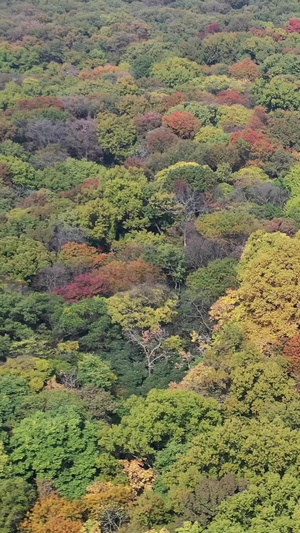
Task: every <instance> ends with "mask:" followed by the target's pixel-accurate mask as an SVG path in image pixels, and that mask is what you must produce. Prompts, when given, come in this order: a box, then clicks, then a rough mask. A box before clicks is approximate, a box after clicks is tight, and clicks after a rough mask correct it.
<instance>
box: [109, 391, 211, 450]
mask: <svg viewBox="0 0 300 533" xmlns="http://www.w3.org/2000/svg"><path fill="white" fill-rule="evenodd" d="M125 413H126V414H125V415H124V416H123V418H122V420H121V424H120V425H119V426H115V427H114V428H112V430H111V434H110V435H111V442H112V444H113V446H114V447H116V448H117V449H121V450H123V451H125V452H129V453H133V454H138V455H140V456H143V455H150V456H152V455H155V454H156V453H157V452H158V451H159V450H162V449H164V448H165V447H166V446H167V445H168V444H169V443H170V442H171V441H175V442H178V443H182V444H183V443H185V442H188V441H189V440H190V439H191V437H192V436H193V435H197V434H199V433H203V434H207V432H209V431H210V430H211V429H212V427H213V426H214V425H216V424H218V423H220V420H221V418H220V412H219V407H218V404H217V402H216V401H215V400H208V399H204V398H203V397H202V396H200V395H197V394H196V393H193V392H188V391H171V390H162V391H159V390H155V389H153V390H151V391H150V392H149V394H148V396H147V397H146V398H138V397H137V396H132V397H131V398H130V399H129V400H127V402H126V404H125Z"/></svg>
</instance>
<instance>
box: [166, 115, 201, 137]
mask: <svg viewBox="0 0 300 533" xmlns="http://www.w3.org/2000/svg"><path fill="white" fill-rule="evenodd" d="M163 125H164V126H168V127H169V128H171V129H172V130H173V132H174V133H175V134H176V135H178V136H179V137H181V138H182V139H191V138H193V137H194V136H195V133H196V132H197V131H198V130H199V129H200V126H201V122H200V120H199V119H197V118H196V117H195V116H194V115H193V114H192V113H189V112H187V111H174V113H171V114H170V115H165V116H164V118H163Z"/></svg>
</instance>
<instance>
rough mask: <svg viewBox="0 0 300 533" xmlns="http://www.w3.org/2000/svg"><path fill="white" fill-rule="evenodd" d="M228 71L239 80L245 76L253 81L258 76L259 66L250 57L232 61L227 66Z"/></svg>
mask: <svg viewBox="0 0 300 533" xmlns="http://www.w3.org/2000/svg"><path fill="white" fill-rule="evenodd" d="M229 72H230V74H231V76H233V77H234V78H237V79H239V80H242V79H245V78H246V79H248V80H250V81H255V80H256V79H257V78H259V77H260V68H259V66H258V65H257V64H256V63H255V62H254V61H252V59H250V57H246V58H245V59H242V60H241V61H238V62H237V63H234V64H233V65H232V66H231V67H230V68H229Z"/></svg>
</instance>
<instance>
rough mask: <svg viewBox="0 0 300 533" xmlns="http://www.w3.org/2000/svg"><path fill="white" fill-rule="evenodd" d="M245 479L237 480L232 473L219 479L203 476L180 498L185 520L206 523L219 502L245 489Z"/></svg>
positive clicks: (213, 513)
mask: <svg viewBox="0 0 300 533" xmlns="http://www.w3.org/2000/svg"><path fill="white" fill-rule="evenodd" d="M246 486H247V484H246V482H245V481H238V480H237V478H236V477H235V475H234V474H226V475H225V476H223V477H222V478H221V479H220V480H218V479H216V478H203V479H202V480H201V481H200V483H199V484H198V485H197V486H196V487H195V489H194V490H193V492H191V493H190V494H187V495H186V496H184V497H183V500H182V509H183V515H184V518H185V519H186V520H191V521H192V522H195V521H197V522H198V523H199V524H201V525H203V526H205V525H208V524H209V523H210V522H211V520H212V519H213V518H214V516H215V515H216V514H217V509H218V507H219V505H220V504H221V502H223V501H224V500H227V498H229V497H230V496H233V495H234V494H237V493H240V492H241V491H243V490H245V488H246Z"/></svg>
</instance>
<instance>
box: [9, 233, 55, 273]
mask: <svg viewBox="0 0 300 533" xmlns="http://www.w3.org/2000/svg"><path fill="white" fill-rule="evenodd" d="M50 263H51V253H49V252H48V250H47V249H46V248H45V246H44V245H43V244H42V243H41V242H39V241H35V240H33V239H29V238H27V237H25V236H23V237H20V238H18V237H12V236H9V237H4V238H3V239H1V240H0V270H1V272H2V273H4V274H7V275H10V276H12V277H14V278H21V279H25V280H29V279H30V278H32V277H33V276H34V275H35V274H37V273H38V272H39V270H41V269H42V268H44V267H46V266H48V265H49V264H50Z"/></svg>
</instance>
